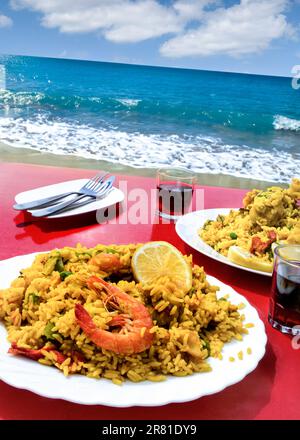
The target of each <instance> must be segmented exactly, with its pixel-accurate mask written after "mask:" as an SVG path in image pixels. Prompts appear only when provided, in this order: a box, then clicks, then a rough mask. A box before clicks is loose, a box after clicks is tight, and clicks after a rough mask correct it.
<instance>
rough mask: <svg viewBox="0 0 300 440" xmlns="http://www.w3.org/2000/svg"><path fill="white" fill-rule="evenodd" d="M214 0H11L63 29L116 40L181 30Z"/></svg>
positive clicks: (18, 6)
mask: <svg viewBox="0 0 300 440" xmlns="http://www.w3.org/2000/svg"><path fill="white" fill-rule="evenodd" d="M211 3H216V1H213V0H176V1H174V2H173V3H172V4H170V5H169V6H166V5H164V4H162V2H160V1H159V0H11V1H10V4H11V6H12V7H13V8H15V9H22V8H29V9H31V10H33V11H37V12H40V13H41V14H42V24H43V26H45V27H49V28H59V30H60V31H61V32H65V33H79V32H82V33H83V32H97V31H98V32H101V33H102V34H103V35H104V36H105V38H106V39H107V40H110V41H114V42H116V43H126V42H131V43H133V42H138V41H143V40H146V39H149V38H154V37H159V36H162V35H166V34H170V33H174V34H177V33H178V32H181V31H182V30H183V29H184V27H185V25H186V23H187V22H188V21H189V20H191V19H195V18H200V16H201V15H202V12H203V8H204V7H205V6H207V5H208V4H211Z"/></svg>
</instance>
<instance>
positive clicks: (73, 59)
mask: <svg viewBox="0 0 300 440" xmlns="http://www.w3.org/2000/svg"><path fill="white" fill-rule="evenodd" d="M1 56H11V57H28V58H45V59H52V60H66V61H82V62H90V63H106V64H121V65H125V66H136V67H152V68H161V69H180V70H193V71H199V72H216V73H228V74H236V75H252V76H266V77H269V78H286V79H291V78H293V76H292V75H291V76H284V75H277V74H274V75H268V74H266V73H251V72H236V71H229V70H211V69H200V68H196V67H178V66H163V65H152V64H138V63H130V62H127V63H125V62H120V61H102V60H96V59H84V58H65V57H60V56H56V57H55V56H40V55H24V54H11V53H0V57H1Z"/></svg>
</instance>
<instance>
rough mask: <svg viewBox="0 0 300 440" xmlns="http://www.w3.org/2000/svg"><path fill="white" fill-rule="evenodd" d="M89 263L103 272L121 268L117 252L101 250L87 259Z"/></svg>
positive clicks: (116, 270) (115, 270)
mask: <svg viewBox="0 0 300 440" xmlns="http://www.w3.org/2000/svg"><path fill="white" fill-rule="evenodd" d="M89 265H91V266H95V267H97V268H98V269H100V270H104V271H105V272H118V271H119V270H120V269H122V263H121V260H120V256H119V255H118V254H110V253H106V252H101V253H100V254H97V255H95V256H94V257H92V258H91V259H90V260H89Z"/></svg>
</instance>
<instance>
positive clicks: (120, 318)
mask: <svg viewBox="0 0 300 440" xmlns="http://www.w3.org/2000/svg"><path fill="white" fill-rule="evenodd" d="M87 285H88V287H89V288H90V289H93V290H95V291H97V292H98V291H99V286H101V287H103V288H104V290H105V291H106V294H105V297H104V298H103V299H104V303H105V304H110V305H111V306H112V307H114V308H115V309H120V310H122V311H123V313H121V314H119V315H116V316H113V317H112V319H111V320H110V322H109V323H108V325H109V326H111V327H121V330H120V331H119V332H110V331H108V330H103V329H100V328H98V327H97V326H96V325H95V323H94V322H93V320H92V318H91V316H90V315H89V313H88V312H87V311H86V310H85V308H84V307H83V306H82V305H81V304H79V303H78V304H76V306H75V316H76V319H77V323H78V324H79V325H80V327H81V329H82V330H83V331H84V333H85V334H86V335H87V336H88V337H89V338H90V340H91V341H92V342H93V343H94V344H96V345H97V346H98V347H101V348H104V349H106V350H110V351H113V352H114V353H117V354H123V355H130V354H133V353H140V352H142V351H144V350H146V349H148V348H149V347H150V346H151V344H152V341H153V335H152V334H151V333H150V329H151V328H152V326H153V322H152V318H151V316H150V313H149V311H148V310H147V308H146V307H145V306H144V305H143V304H142V303H141V302H140V301H138V300H137V299H135V298H133V297H131V296H130V295H128V294H127V293H125V292H123V291H122V290H120V289H119V288H118V287H116V286H114V285H112V284H110V283H107V282H105V281H104V280H102V279H101V278H98V277H96V276H92V277H90V278H89V279H88V281H87ZM99 293H100V292H99ZM102 297H103V296H102Z"/></svg>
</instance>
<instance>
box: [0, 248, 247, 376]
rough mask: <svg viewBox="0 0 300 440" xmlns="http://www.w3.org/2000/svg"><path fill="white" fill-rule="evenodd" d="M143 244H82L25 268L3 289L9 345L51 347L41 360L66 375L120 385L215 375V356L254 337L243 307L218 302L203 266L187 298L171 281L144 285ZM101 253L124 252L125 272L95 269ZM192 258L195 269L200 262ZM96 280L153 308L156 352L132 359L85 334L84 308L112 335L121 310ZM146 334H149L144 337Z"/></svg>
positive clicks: (0, 305) (0, 303) (0, 306)
mask: <svg viewBox="0 0 300 440" xmlns="http://www.w3.org/2000/svg"><path fill="white" fill-rule="evenodd" d="M137 247H138V245H133V244H132V245H124V246H117V245H111V246H104V245H97V246H96V247H94V248H86V247H83V246H81V245H77V247H76V248H70V247H65V248H63V249H60V250H53V251H51V252H49V253H43V254H39V255H38V256H36V258H35V260H34V262H33V264H32V266H31V267H29V268H26V269H24V270H22V271H21V272H20V276H19V277H18V278H17V279H15V280H14V281H13V282H12V283H11V286H10V287H9V288H8V289H5V290H2V291H0V319H1V320H2V321H3V322H4V324H5V326H6V328H7V331H8V340H9V341H10V342H11V343H14V344H16V345H17V346H18V347H20V348H24V349H34V350H38V349H41V348H43V350H42V357H41V359H39V362H40V363H41V364H43V365H47V366H49V365H52V366H55V367H56V368H59V369H60V370H61V371H62V372H63V374H65V375H66V376H67V375H69V374H75V373H76V374H83V375H86V376H88V377H91V378H97V379H99V378H106V379H109V380H112V381H113V383H115V384H121V383H122V382H123V381H124V380H125V379H128V380H130V381H133V382H139V381H142V380H150V381H154V382H155V381H161V380H164V379H165V378H166V376H167V375H174V376H179V377H182V376H186V375H190V374H192V373H195V372H206V371H210V369H211V367H210V365H209V362H208V358H209V357H210V356H213V357H216V358H220V359H221V358H222V355H221V351H222V348H223V345H224V343H226V342H229V341H231V340H232V339H242V335H243V334H244V333H247V332H248V330H247V329H246V326H245V325H244V324H243V319H244V317H243V316H242V315H240V313H239V311H238V308H239V306H238V305H233V304H231V303H230V301H229V300H227V299H226V298H224V297H223V298H221V299H219V300H218V299H217V296H216V292H217V291H218V287H214V286H211V285H209V283H208V281H207V279H206V275H205V272H204V270H203V268H202V267H199V266H197V265H194V266H193V268H192V272H193V284H192V288H191V290H190V291H189V292H187V293H186V294H182V292H180V291H178V288H177V287H176V285H175V284H174V283H173V282H172V280H170V279H169V278H168V277H167V276H165V277H162V278H160V279H158V280H157V282H155V283H153V284H152V285H148V286H145V285H141V284H140V283H137V282H136V281H135V280H134V278H133V275H132V270H131V258H132V255H133V253H134V251H135V250H136V248H137ZM101 252H104V253H107V252H108V253H117V254H118V255H119V257H120V260H121V262H122V269H121V270H120V271H119V273H118V274H116V273H109V272H103V271H100V270H99V269H98V268H97V267H95V266H93V265H91V264H89V261H90V260H91V258H92V257H93V256H95V255H97V254H99V253H101ZM185 258H186V260H187V262H188V263H189V264H190V265H191V266H192V258H191V257H185ZM58 260H60V261H62V262H63V266H64V267H63V269H64V272H67V273H68V276H66V278H65V279H62V277H61V274H60V271H59V270H58V269H56V264H57V261H58ZM55 262H56V263H55ZM54 263H55V264H54ZM70 273H71V274H70ZM91 275H97V276H100V277H103V278H105V279H106V280H108V281H111V282H115V283H116V285H117V286H118V287H119V288H120V289H122V290H123V291H125V292H126V293H127V294H128V295H131V296H133V297H134V298H136V299H137V300H138V301H141V302H142V303H143V304H144V305H145V306H146V307H147V308H148V310H149V312H150V314H151V317H152V320H153V327H152V329H151V333H152V334H153V343H152V345H151V347H150V348H149V349H147V350H145V351H143V352H141V353H138V354H132V355H120V354H116V353H113V352H111V351H108V350H105V349H102V348H100V347H98V346H96V345H95V344H94V343H93V342H91V341H90V340H89V338H88V336H87V335H86V334H85V333H84V332H83V331H82V330H81V328H80V327H79V325H78V324H77V321H76V317H75V313H74V308H75V304H76V303H81V304H82V305H84V307H85V309H86V310H87V311H88V312H89V314H90V315H91V316H92V318H93V321H94V322H95V324H96V325H97V327H99V328H102V329H106V330H108V328H109V327H108V325H107V324H108V322H109V321H110V319H111V314H112V313H113V314H116V313H117V312H116V311H113V312H112V311H108V309H107V307H106V304H105V303H104V302H103V301H102V299H101V298H99V295H98V294H97V293H96V292H95V291H93V290H90V289H89V288H88V287H87V285H86V280H87V279H88V278H89V277H90V276H91ZM144 332H145V329H142V330H141V333H142V335H143V334H144ZM195 332H196V333H195ZM190 334H196V335H197V338H199V341H200V344H201V345H200V347H201V351H200V355H198V356H197V357H195V356H194V355H193V354H192V351H191V349H190V346H189V335H190ZM50 346H54V347H55V350H57V351H58V352H59V353H61V354H63V355H64V356H65V360H64V361H63V362H61V363H59V362H58V358H57V354H55V352H53V351H51V350H50V351H49V350H47V347H48V348H49V347H50ZM74 353H76V354H77V355H79V356H77V355H75V356H74Z"/></svg>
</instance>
